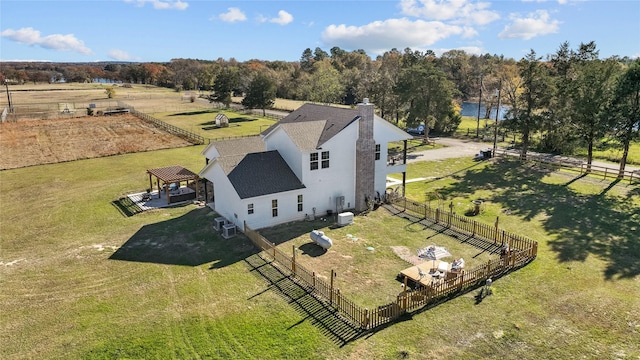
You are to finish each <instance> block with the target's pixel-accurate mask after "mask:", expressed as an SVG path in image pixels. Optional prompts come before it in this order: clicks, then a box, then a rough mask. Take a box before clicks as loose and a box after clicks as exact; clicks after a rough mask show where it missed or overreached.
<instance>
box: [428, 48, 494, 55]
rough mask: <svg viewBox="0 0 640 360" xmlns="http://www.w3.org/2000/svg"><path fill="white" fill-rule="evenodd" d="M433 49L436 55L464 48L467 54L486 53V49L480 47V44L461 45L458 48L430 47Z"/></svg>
mask: <svg viewBox="0 0 640 360" xmlns="http://www.w3.org/2000/svg"><path fill="white" fill-rule="evenodd" d="M430 50H431V51H433V52H434V53H435V54H436V55H438V56H442V54H444V53H446V52H447V51H451V50H462V51H464V52H465V53H467V54H472V55H482V54H484V50H483V49H482V48H481V47H479V46H460V47H456V48H450V49H449V48H439V49H430Z"/></svg>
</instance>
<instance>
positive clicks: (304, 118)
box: [262, 104, 358, 149]
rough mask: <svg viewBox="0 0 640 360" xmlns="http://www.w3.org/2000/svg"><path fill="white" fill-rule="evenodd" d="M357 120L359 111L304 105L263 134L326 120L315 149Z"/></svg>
mask: <svg viewBox="0 0 640 360" xmlns="http://www.w3.org/2000/svg"><path fill="white" fill-rule="evenodd" d="M357 118H358V111H357V110H353V109H345V108H339V107H335V106H328V105H317V104H304V105H302V106H300V107H299V108H298V109H296V110H294V111H293V112H292V113H290V114H289V115H287V116H286V117H284V118H283V119H282V120H280V121H279V122H278V123H277V124H275V125H273V126H271V127H269V128H268V129H267V130H265V131H264V132H263V133H262V134H264V135H266V134H268V133H269V132H271V131H272V130H273V129H274V128H275V127H276V126H278V125H280V124H287V123H304V122H313V121H321V120H326V123H325V124H324V129H322V133H321V134H319V136H318V143H317V144H313V145H314V146H313V148H314V149H315V148H317V147H319V146H321V145H322V144H324V143H325V142H327V141H328V140H329V139H331V138H332V137H334V136H335V135H336V134H338V133H339V132H340V131H342V130H343V129H344V128H345V127H347V126H348V125H349V124H351V122H353V121H354V120H356V119H357ZM310 129H311V128H310Z"/></svg>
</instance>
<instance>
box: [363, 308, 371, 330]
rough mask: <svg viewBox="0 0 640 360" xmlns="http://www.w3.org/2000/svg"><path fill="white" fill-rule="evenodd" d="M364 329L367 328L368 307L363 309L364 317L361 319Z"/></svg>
mask: <svg viewBox="0 0 640 360" xmlns="http://www.w3.org/2000/svg"><path fill="white" fill-rule="evenodd" d="M362 324H363V325H364V326H363V327H364V328H365V329H368V328H369V309H364V319H363V321H362Z"/></svg>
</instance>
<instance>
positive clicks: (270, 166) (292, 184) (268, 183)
mask: <svg viewBox="0 0 640 360" xmlns="http://www.w3.org/2000/svg"><path fill="white" fill-rule="evenodd" d="M228 177H229V181H231V184H232V185H233V187H234V188H235V189H236V192H237V193H238V196H240V198H241V199H247V198H252V197H256V196H262V195H269V194H276V193H280V192H284V191H291V190H296V189H304V188H305V186H304V184H302V182H301V181H300V179H298V177H297V176H296V175H295V174H294V173H293V170H291V168H290V167H289V165H287V163H286V162H285V161H284V159H283V158H282V156H281V155H280V153H279V152H278V151H276V150H272V151H266V152H259V153H251V154H247V155H246V156H245V157H244V159H242V161H240V163H238V165H236V166H235V168H234V169H233V170H231V172H230V173H229V174H228Z"/></svg>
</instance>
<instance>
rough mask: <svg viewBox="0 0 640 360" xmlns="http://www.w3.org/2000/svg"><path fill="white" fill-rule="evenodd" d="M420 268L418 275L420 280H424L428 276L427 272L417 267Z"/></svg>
mask: <svg viewBox="0 0 640 360" xmlns="http://www.w3.org/2000/svg"><path fill="white" fill-rule="evenodd" d="M416 267H417V268H418V275H419V276H420V278H419V279H418V280H422V278H423V277H424V276H425V275H427V273H426V272H424V271H422V269H420V267H418V266H416Z"/></svg>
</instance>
